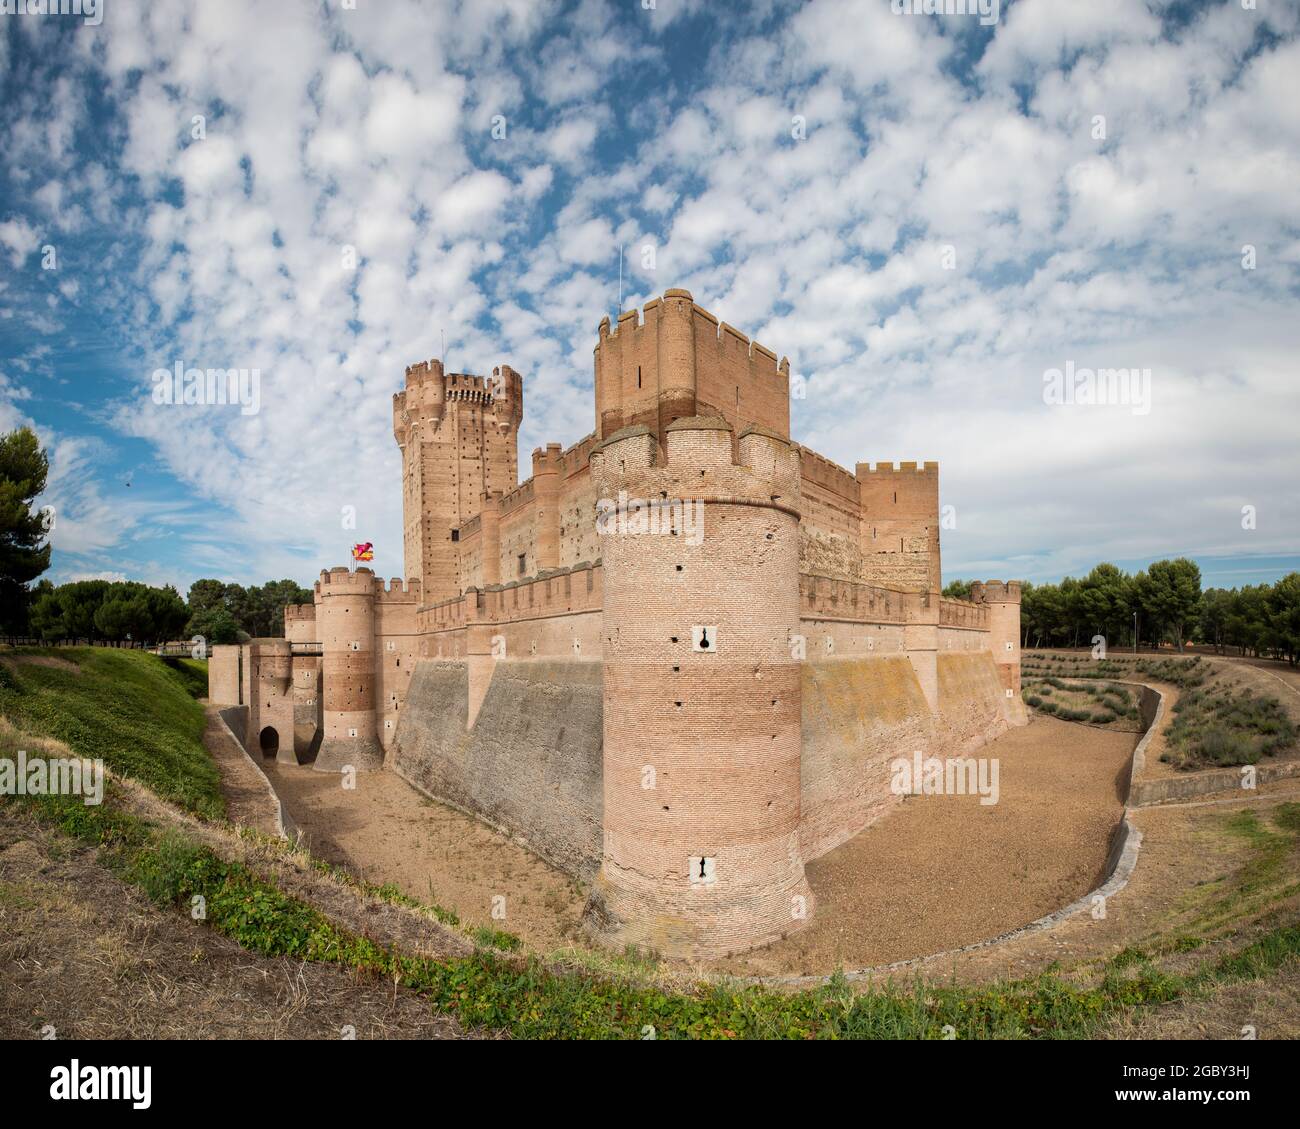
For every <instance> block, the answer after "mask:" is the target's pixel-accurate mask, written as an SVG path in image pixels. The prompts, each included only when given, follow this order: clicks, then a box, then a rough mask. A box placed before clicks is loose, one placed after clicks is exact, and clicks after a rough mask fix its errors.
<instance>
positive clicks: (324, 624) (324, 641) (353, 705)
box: [314, 568, 384, 772]
mask: <svg viewBox="0 0 1300 1129" xmlns="http://www.w3.org/2000/svg"><path fill="white" fill-rule="evenodd" d="M374 583H375V574H374V573H373V572H372V571H371V570H370V569H368V568H359V569H357V570H356V572H349V571H348V570H347V569H346V568H332V569H330V570H329V572H322V573H321V575H320V580H319V581H318V582H317V584H316V634H317V636H318V638H319V640H320V645H321V680H322V687H321V689H322V697H323V699H324V702H323V705H324V708H323V711H322V720H323V729H324V735H323V737H322V740H321V745H320V751H319V752H318V753H317V755H316V761H315V765H314V767H315V768H316V769H317V771H319V772H341V771H342V770H343V769H344V768H346V767H347V766H349V765H351V766H352V767H353V768H356V769H359V770H362V769H376V768H382V767H383V762H384V754H383V750H382V748H381V747H380V744H379V740H378V736H377V732H376V718H375V587H374Z"/></svg>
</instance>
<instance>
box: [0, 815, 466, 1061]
mask: <svg viewBox="0 0 1300 1129" xmlns="http://www.w3.org/2000/svg"><path fill="white" fill-rule="evenodd" d="M0 937H2V938H3V940H0V1038H8V1039H23V1038H40V1037H41V1035H42V1031H43V1029H45V1028H47V1026H48V1027H51V1028H53V1029H54V1034H56V1035H57V1037H59V1038H89V1039H104V1038H115V1039H122V1038H125V1039H130V1038H139V1039H228V1038H253V1039H284V1038H294V1039H338V1038H342V1037H344V1032H345V1029H346V1028H351V1029H352V1030H353V1031H354V1032H355V1037H356V1038H358V1039H404V1038H410V1039H458V1038H466V1037H468V1036H467V1035H466V1034H465V1032H464V1031H462V1030H461V1028H460V1027H459V1025H458V1024H457V1023H456V1021H455V1020H454V1019H451V1018H448V1017H445V1016H435V1015H434V1014H432V1012H431V1010H430V1008H429V1006H428V1004H427V1003H426V1002H424V1001H423V1000H421V999H419V998H418V997H417V996H415V995H414V994H413V993H410V992H407V991H398V990H395V988H394V986H393V985H392V984H388V983H375V982H363V981H359V980H358V979H357V978H356V977H354V976H353V975H351V974H350V973H348V972H346V971H343V970H341V969H338V968H336V967H333V966H330V965H324V964H304V963H301V962H298V961H295V960H290V959H287V958H274V957H264V956H260V955H258V954H255V953H250V952H248V951H247V950H245V949H243V948H241V947H240V946H239V945H238V944H236V943H235V942H234V941H231V940H227V939H226V938H223V937H221V936H219V935H218V934H216V933H214V932H213V931H211V930H209V929H207V928H205V927H203V926H201V925H197V924H194V923H192V922H190V921H189V920H188V919H187V918H185V917H184V916H182V915H180V914H177V913H174V912H169V911H164V910H160V909H157V908H156V907H155V906H153V905H152V904H151V903H150V902H149V901H148V900H147V899H146V898H145V896H144V895H143V894H142V893H141V892H140V891H138V890H137V889H135V888H134V887H130V886H127V885H125V884H123V883H122V882H121V881H120V880H119V879H118V878H116V877H115V876H114V875H113V874H112V873H111V872H109V871H108V870H106V869H105V868H104V867H102V866H100V865H99V864H98V863H97V862H96V860H95V851H94V850H92V849H90V848H86V847H83V846H81V845H79V844H74V843H72V842H71V841H69V840H66V839H63V838H61V837H60V836H59V835H57V834H56V833H55V832H53V831H51V830H49V829H47V828H45V827H42V826H40V825H38V824H36V823H35V822H34V821H32V820H31V819H29V818H26V817H25V816H24V814H23V813H22V812H21V811H20V810H19V809H18V808H17V806H16V805H13V804H6V805H4V806H3V808H0Z"/></svg>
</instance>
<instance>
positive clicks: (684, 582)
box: [589, 417, 812, 957]
mask: <svg viewBox="0 0 1300 1129" xmlns="http://www.w3.org/2000/svg"><path fill="white" fill-rule="evenodd" d="M664 439H665V442H664V444H663V454H664V456H665V457H664V458H660V457H659V452H660V446H659V444H658V443H657V442H656V441H655V436H654V434H653V433H652V431H651V429H650V427H649V425H646V424H640V425H634V426H632V427H628V428H625V429H623V430H620V431H618V432H615V433H614V434H613V435H611V436H610V437H609V438H608V439H607V440H606V441H605V442H604V443H603V444H600V445H598V446H597V447H596V448H595V449H594V450H593V451H592V453H591V472H592V478H593V481H594V482H595V484H596V490H597V498H598V499H605V500H607V504H608V506H612V507H614V508H615V509H614V513H613V516H612V517H611V518H610V520H609V525H608V526H607V528H606V529H603V530H602V536H601V555H602V558H603V561H604V585H605V589H604V625H603V651H604V661H605V680H604V740H603V745H604V754H603V759H604V774H603V775H604V850H603V858H602V864H601V869H600V874H599V876H598V878H597V881H596V884H595V889H594V891H593V896H592V900H591V903H590V907H589V920H590V923H591V926H592V928H593V929H594V930H595V931H596V932H597V933H598V934H599V935H601V936H603V937H605V938H607V939H611V940H614V941H615V942H617V943H633V944H637V945H646V946H649V947H651V948H653V949H655V950H657V951H659V952H663V953H665V954H669V955H673V956H687V957H702V956H714V955H720V954H725V953H728V952H733V951H737V950H740V949H745V948H749V947H751V946H753V945H759V944H763V943H765V942H767V941H771V940H774V939H776V938H778V937H780V936H783V935H784V934H786V933H789V932H791V931H793V930H794V929H796V928H798V927H799V926H801V925H803V924H804V922H805V921H806V920H807V918H808V917H809V916H811V913H812V895H811V892H810V890H809V887H808V883H807V881H806V880H805V878H804V868H803V859H802V857H801V855H800V853H799V804H800V777H799V772H800V748H801V745H800V717H801V706H800V693H801V691H800V664H799V662H798V661H797V660H796V658H795V655H796V653H797V652H796V645H795V641H794V639H793V637H794V636H795V635H797V633H798V632H799V630H800V628H799V511H798V505H799V460H798V457H797V455H796V453H795V451H794V449H793V448H792V447H791V445H790V443H789V442H788V441H787V440H786V439H784V438H783V437H781V436H778V435H776V434H775V433H773V432H770V431H767V430H765V429H761V428H752V429H750V430H748V431H746V432H744V433H743V434H742V435H741V436H740V439H739V442H738V444H737V443H736V441H735V439H734V437H733V432H732V429H731V427H730V426H729V425H728V424H727V422H726V421H725V420H723V419H721V418H720V417H710V418H699V417H689V418H682V419H678V420H676V421H674V422H672V423H670V424H668V425H666V427H665V434H664ZM733 449H738V451H739V464H737V462H736V460H735V458H734V457H733V453H732V452H733ZM598 504H599V503H598ZM651 504H653V505H654V507H655V508H656V510H657V512H658V514H659V515H660V518H661V519H662V518H663V517H664V515H665V514H667V515H669V528H664V521H663V520H659V521H658V522H657V523H654V524H651V525H650V526H649V527H648V528H645V527H644V526H643V524H642V522H643V520H644V519H645V517H646V511H647V509H648V508H649V506H650V505H651ZM683 505H685V506H690V507H691V511H690V516H687V514H686V513H685V511H684V510H681V511H679V512H681V513H682V518H681V519H672V518H671V514H672V512H673V509H672V508H673V507H674V506H683ZM665 507H666V508H665ZM694 519H702V524H698V523H697V522H696V520H694Z"/></svg>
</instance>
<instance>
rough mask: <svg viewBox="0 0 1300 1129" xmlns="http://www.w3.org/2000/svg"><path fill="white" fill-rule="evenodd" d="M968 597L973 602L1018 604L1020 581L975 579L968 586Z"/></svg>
mask: <svg viewBox="0 0 1300 1129" xmlns="http://www.w3.org/2000/svg"><path fill="white" fill-rule="evenodd" d="M970 598H971V602H972V603H975V604H1018V603H1020V581H1019V580H976V581H975V582H974V583H972V584H971V586H970Z"/></svg>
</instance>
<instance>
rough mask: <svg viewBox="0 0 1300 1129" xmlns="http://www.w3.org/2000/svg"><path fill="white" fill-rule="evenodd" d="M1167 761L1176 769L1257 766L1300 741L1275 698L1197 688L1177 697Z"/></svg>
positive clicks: (1294, 727)
mask: <svg viewBox="0 0 1300 1129" xmlns="http://www.w3.org/2000/svg"><path fill="white" fill-rule="evenodd" d="M1173 714H1174V720H1173V723H1172V724H1171V725H1170V726H1169V732H1168V747H1169V751H1168V752H1167V753H1165V754H1164V757H1163V759H1164V760H1165V761H1166V762H1167V763H1169V764H1173V765H1174V766H1175V767H1177V768H1182V769H1193V768H1204V767H1206V766H1218V767H1229V766H1232V765H1241V764H1255V763H1257V762H1258V761H1259V760H1260V758H1262V757H1271V756H1275V755H1277V754H1278V753H1280V752H1283V751H1284V750H1286V749H1289V748H1291V747H1292V746H1293V745H1294V744H1295V742H1296V726H1295V723H1294V722H1292V721H1291V718H1290V716H1289V715H1288V714H1287V712H1286V710H1285V708H1284V707H1283V706H1282V703H1281V702H1279V701H1278V700H1277V699H1276V698H1273V697H1269V696H1265V695H1258V694H1253V693H1252V692H1251V691H1250V690H1245V691H1226V690H1225V691H1219V692H1213V691H1207V690H1194V691H1192V692H1191V693H1189V694H1184V695H1183V696H1182V697H1181V698H1179V700H1178V702H1177V703H1176V704H1175V705H1174V709H1173Z"/></svg>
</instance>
